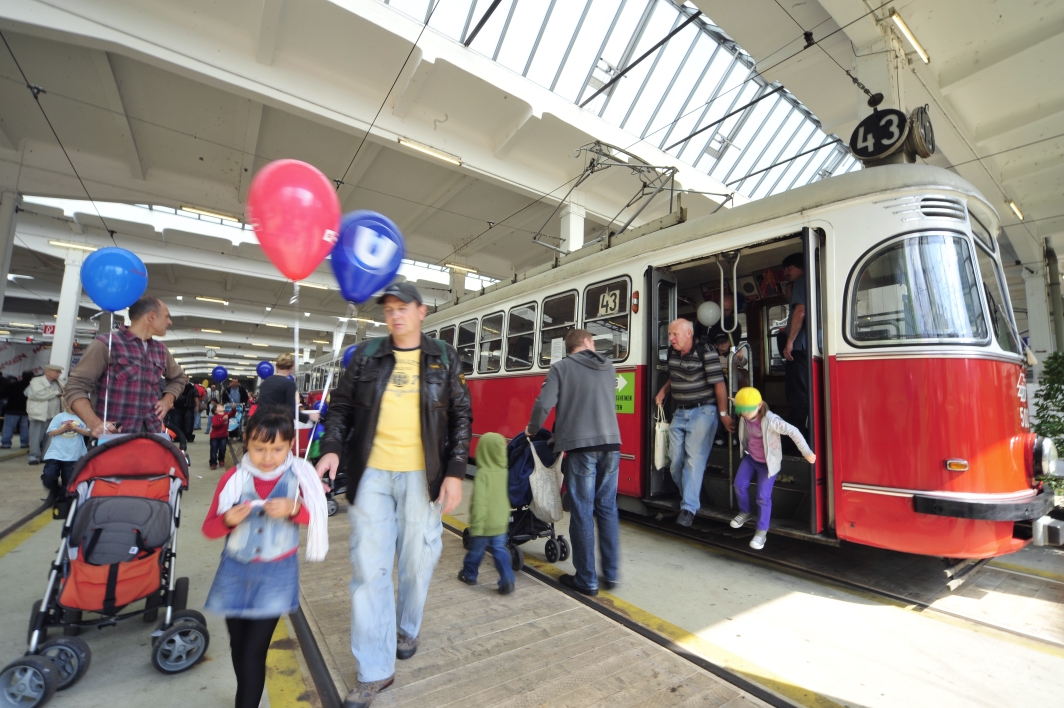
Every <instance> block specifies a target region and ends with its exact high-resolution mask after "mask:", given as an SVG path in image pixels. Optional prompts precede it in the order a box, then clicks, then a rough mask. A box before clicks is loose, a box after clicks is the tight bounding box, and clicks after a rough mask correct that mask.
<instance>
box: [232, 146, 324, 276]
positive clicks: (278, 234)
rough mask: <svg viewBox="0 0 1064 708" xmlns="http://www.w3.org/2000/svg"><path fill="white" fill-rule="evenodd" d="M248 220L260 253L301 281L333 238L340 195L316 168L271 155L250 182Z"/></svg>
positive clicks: (284, 271) (321, 257)
mask: <svg viewBox="0 0 1064 708" xmlns="http://www.w3.org/2000/svg"><path fill="white" fill-rule="evenodd" d="M248 221H249V222H250V223H251V227H252V228H253V229H255V235H256V236H257V237H258V239H259V245H260V246H262V250H263V252H264V253H265V254H266V257H267V258H269V259H270V261H272V262H273V264H274V265H275V266H277V269H278V270H279V271H281V272H282V273H283V274H284V275H285V277H288V278H291V279H292V280H302V279H303V278H306V277H307V276H308V275H310V274H311V273H312V272H313V271H314V269H315V268H317V267H318V266H319V265H320V264H321V262H322V261H323V260H325V256H327V255H329V252H330V251H332V247H333V244H335V243H336V239H337V236H336V234H337V232H338V231H339V230H340V200H339V199H337V197H336V190H335V189H333V185H332V183H331V182H330V181H329V180H328V179H327V178H326V177H325V175H323V174H322V173H321V172H320V171H318V169H317V168H315V167H313V166H311V165H308V164H307V163H305V162H300V161H299V160H276V161H274V162H271V163H270V164H268V165H266V166H265V167H263V168H262V169H261V170H259V173H258V174H257V175H255V179H253V180H252V181H251V188H250V189H249V190H248Z"/></svg>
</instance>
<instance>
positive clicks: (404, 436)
mask: <svg viewBox="0 0 1064 708" xmlns="http://www.w3.org/2000/svg"><path fill="white" fill-rule="evenodd" d="M378 303H380V304H382V305H383V306H384V321H385V323H386V324H387V325H388V331H389V333H390V334H391V336H390V337H386V338H379V339H370V340H367V341H365V342H363V343H362V344H360V345H359V347H358V349H357V350H356V351H355V354H354V356H352V357H351V361H350V362H349V363H348V366H347V369H346V371H345V372H344V375H343V377H342V378H341V379H340V384H339V387H338V388H337V389H336V391H334V392H333V394H332V399H331V402H330V405H329V414H328V415H327V416H326V417H325V434H324V435H323V436H322V439H321V452H322V457H321V460H320V461H319V462H318V473H319V474H324V473H326V472H328V474H329V477H330V478H334V477H335V476H336V471H337V470H338V469H339V468H340V456H341V455H343V456H344V468H345V470H346V472H347V500H348V502H349V506H348V511H347V515H348V520H349V521H350V523H351V565H352V567H353V573H352V578H351V595H352V597H351V652H352V654H354V656H355V658H356V659H357V660H358V679H359V680H358V683H357V685H356V686H355V688H354V689H352V691H351V693H350V694H348V696H347V699H346V700H345V701H344V706H345V708H365V707H366V706H368V705H369V704H370V703H371V702H372V701H373V699H374V697H375V696H376V695H377V694H378V693H379V692H380V691H382V690H384V689H385V688H387V687H388V686H390V685H391V684H392V682H393V681H394V679H395V660H396V658H399V659H408V658H410V657H411V656H413V655H414V652H416V651H417V646H418V633H419V631H420V629H421V619H422V616H423V614H424V609H425V599H426V597H427V596H428V590H429V583H430V582H431V581H432V572H433V570H434V569H435V567H436V562H437V561H438V560H439V558H440V553H441V551H442V550H443V542H442V540H441V538H440V536H441V534H442V532H443V523H442V518H441V515H442V514H449V513H450V512H451V511H453V510H454V509H455V507H457V506H458V504H459V502H460V501H461V500H462V480H463V479H464V478H465V474H466V464H467V460H468V455H469V439H470V437H471V432H470V429H471V427H472V423H473V416H472V411H471V406H470V401H469V389H468V388H467V387H466V383H465V378H464V377H463V376H462V374H461V371H462V369H461V365H462V364H461V361H459V359H458V353H457V352H456V351H455V349H454V348H453V347H452V346H451V345H449V344H444V343H443V342H440V341H439V340H436V339H429V338H428V337H425V336H424V335H422V334H421V322H422V321H423V320H424V319H425V315H426V314H427V308H426V307H425V305H424V304H423V300H422V298H421V293H419V292H418V290H417V288H415V287H414V286H413V285H411V284H410V283H396V284H393V285H390V286H388V288H387V289H385V291H384V294H383V295H382V296H381V298H380V299H379V300H378ZM397 546H398V551H399V607H398V612H396V606H395V600H394V597H395V590H394V588H393V586H392V566H393V564H394V562H395V553H396V547H397ZM397 625H398V626H397Z"/></svg>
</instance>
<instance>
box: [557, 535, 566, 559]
mask: <svg viewBox="0 0 1064 708" xmlns="http://www.w3.org/2000/svg"><path fill="white" fill-rule="evenodd" d="M558 550H559V554H558V560H562V561H564V560H569V542H568V541H566V540H565V536H559V537H558Z"/></svg>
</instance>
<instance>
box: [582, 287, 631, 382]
mask: <svg viewBox="0 0 1064 708" xmlns="http://www.w3.org/2000/svg"><path fill="white" fill-rule="evenodd" d="M629 291H630V287H629V284H628V279H627V278H621V279H619V280H613V281H610V282H608V283H602V284H600V285H592V286H590V287H589V288H588V289H587V290H585V291H584V329H586V330H587V331H589V332H591V336H592V338H593V339H594V342H595V351H597V352H598V353H599V354H605V355H606V356H608V357H610V358H611V359H613V361H615V362H618V361H623V360H624V359H627V358H628V341H629V331H628V330H629V323H630V319H631V317H630V315H629V313H628V295H629Z"/></svg>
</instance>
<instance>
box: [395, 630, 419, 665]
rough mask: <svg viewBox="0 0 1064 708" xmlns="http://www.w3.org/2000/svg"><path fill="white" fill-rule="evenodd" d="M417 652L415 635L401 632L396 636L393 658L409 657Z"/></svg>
mask: <svg viewBox="0 0 1064 708" xmlns="http://www.w3.org/2000/svg"><path fill="white" fill-rule="evenodd" d="M416 653H417V637H408V636H406V635H405V634H403V633H402V632H399V634H398V635H397V637H396V641H395V658H396V659H409V658H410V657H412V656H413V655H414V654H416Z"/></svg>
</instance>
